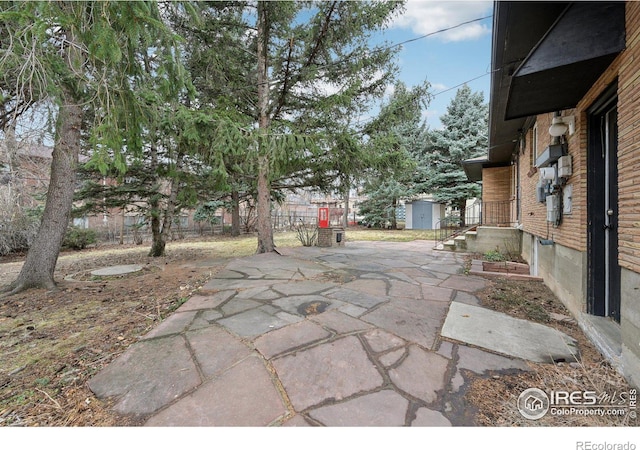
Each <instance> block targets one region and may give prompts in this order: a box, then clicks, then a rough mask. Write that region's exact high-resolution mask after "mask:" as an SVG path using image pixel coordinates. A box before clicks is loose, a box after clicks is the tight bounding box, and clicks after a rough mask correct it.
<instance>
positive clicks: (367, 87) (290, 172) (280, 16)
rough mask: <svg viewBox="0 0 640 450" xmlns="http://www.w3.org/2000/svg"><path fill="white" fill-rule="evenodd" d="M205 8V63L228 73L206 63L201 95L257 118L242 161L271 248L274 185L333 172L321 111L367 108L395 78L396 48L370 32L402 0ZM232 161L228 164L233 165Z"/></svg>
mask: <svg viewBox="0 0 640 450" xmlns="http://www.w3.org/2000/svg"><path fill="white" fill-rule="evenodd" d="M204 6H205V7H206V8H205V19H206V23H207V24H208V25H207V29H209V30H210V31H211V34H209V35H208V36H206V37H205V36H201V37H202V42H203V43H206V45H207V46H211V51H210V52H209V53H208V56H207V58H208V59H207V61H208V62H209V63H210V64H208V66H207V67H208V68H210V69H211V70H212V71H213V73H215V74H218V73H219V74H221V76H219V77H218V76H211V75H210V74H209V75H207V71H205V70H201V71H199V72H198V73H199V75H198V78H197V79H196V80H195V81H194V83H195V84H196V86H197V87H198V86H199V89H200V90H201V91H200V92H202V93H203V94H206V93H207V92H208V94H206V98H207V100H206V101H211V102H212V104H215V105H216V108H220V107H230V106H232V107H235V108H236V109H237V110H239V111H242V112H243V113H244V114H246V115H247V116H248V117H250V119H251V124H252V125H253V127H251V128H249V130H248V133H250V139H249V145H248V148H247V149H246V151H245V157H244V159H243V161H242V164H237V166H239V168H240V171H241V172H244V173H247V175H249V176H250V177H252V179H253V180H254V183H255V187H256V192H257V231H258V246H257V252H259V253H263V252H271V251H274V242H273V231H272V224H271V201H272V199H273V198H274V192H273V191H274V189H275V188H278V187H292V186H294V185H300V184H301V183H302V182H304V183H324V182H325V181H326V177H323V176H322V173H329V172H330V171H331V170H332V167H331V162H332V161H333V162H334V161H335V160H334V159H332V158H330V157H328V152H327V149H328V148H330V146H331V144H330V143H329V141H331V139H330V138H328V137H327V135H322V134H323V133H322V132H320V129H321V128H322V127H320V126H318V123H319V121H320V118H323V120H324V121H325V123H329V118H330V117H335V115H336V114H338V113H341V114H346V110H348V109H350V108H352V105H353V104H354V102H355V103H358V104H359V105H360V107H363V105H364V104H365V103H366V100H367V99H371V98H374V97H378V96H380V95H382V93H383V92H384V88H385V87H386V85H387V84H388V83H389V82H390V81H391V80H392V79H393V78H394V76H395V74H396V68H395V67H394V65H393V57H394V55H395V53H396V51H397V48H389V47H388V46H385V45H384V44H380V45H379V46H378V47H372V46H371V44H370V42H369V38H370V37H371V35H372V34H373V33H376V32H379V31H380V30H382V29H384V28H385V27H386V26H387V25H388V24H389V22H390V20H391V19H392V17H393V16H394V15H395V14H397V13H399V12H400V11H401V10H402V8H403V2H397V1H380V2H344V1H328V2H327V1H312V2H302V1H295V2H290V1H258V2H221V3H220V4H216V3H215V2H214V3H212V4H210V5H204ZM183 27H185V28H187V27H189V25H188V24H183ZM191 34H192V35H193V36H198V34H199V33H198V32H196V31H193V30H192V31H191ZM201 54H204V53H202V52H201ZM251 58H252V59H251ZM194 65H195V60H194ZM227 68H229V70H230V73H229V72H226V70H227ZM312 122H313V123H312ZM326 129H327V128H325V130H326ZM310 138H312V139H310ZM228 163H229V164H228V167H227V168H228V169H231V166H232V165H233V162H232V161H228ZM248 172H251V173H248Z"/></svg>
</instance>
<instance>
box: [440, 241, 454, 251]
mask: <svg viewBox="0 0 640 450" xmlns="http://www.w3.org/2000/svg"><path fill="white" fill-rule="evenodd" d="M443 246H444V250H448V251H450V252H455V251H456V242H455V241H454V240H453V239H450V240H448V241H446V242H445V243H444V244H443Z"/></svg>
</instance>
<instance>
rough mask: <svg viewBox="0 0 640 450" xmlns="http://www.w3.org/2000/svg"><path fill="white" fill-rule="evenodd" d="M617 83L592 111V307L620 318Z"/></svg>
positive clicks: (589, 208) (589, 211)
mask: <svg viewBox="0 0 640 450" xmlns="http://www.w3.org/2000/svg"><path fill="white" fill-rule="evenodd" d="M615 92H616V89H615V86H614V87H612V88H611V89H610V90H609V91H608V95H606V94H605V96H603V98H601V99H600V100H599V101H598V102H596V104H595V105H594V107H592V108H591V110H590V114H589V130H588V133H589V146H588V149H587V164H588V177H587V214H588V230H587V231H588V257H589V266H588V267H589V269H588V278H589V279H588V287H589V291H588V302H587V303H588V310H589V313H591V314H595V315H598V316H606V317H611V318H613V319H614V320H615V321H616V322H620V265H619V263H618V109H617V97H616V96H615Z"/></svg>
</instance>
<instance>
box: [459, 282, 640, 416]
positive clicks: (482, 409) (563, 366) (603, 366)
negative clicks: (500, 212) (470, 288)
mask: <svg viewBox="0 0 640 450" xmlns="http://www.w3.org/2000/svg"><path fill="white" fill-rule="evenodd" d="M487 280H488V286H487V287H486V288H485V289H483V290H482V291H481V292H479V293H477V297H478V299H479V300H480V303H481V306H483V307H486V308H490V309H493V310H496V311H500V312H503V313H506V314H509V315H510V316H513V317H517V318H520V319H525V320H530V321H533V322H537V323H541V324H544V325H547V326H550V327H553V328H556V329H558V330H560V331H562V332H563V333H566V334H567V335H569V336H571V337H573V338H574V339H576V341H577V342H578V348H579V351H580V361H579V362H577V363H576V362H573V363H567V362H558V363H555V364H538V363H528V364H529V366H530V367H531V370H530V371H529V372H521V373H517V374H498V375H495V374H489V375H487V376H483V377H480V376H473V375H471V374H468V375H469V376H470V378H471V380H472V381H471V383H470V386H469V388H468V390H467V392H466V395H465V399H466V400H467V401H468V402H469V403H470V404H472V405H474V406H475V407H476V408H477V410H478V413H477V415H476V422H477V424H478V425H483V426H544V427H550V426H557V427H566V426H628V425H633V426H637V424H638V422H637V419H636V418H632V417H630V416H629V414H627V415H625V416H622V417H620V416H615V417H611V416H609V417H606V416H605V417H600V416H587V415H575V414H574V415H565V416H558V415H555V416H554V415H551V414H547V415H546V416H544V417H543V418H541V419H539V420H535V421H533V420H529V419H526V418H524V417H523V416H522V415H521V414H520V413H519V411H518V409H517V399H518V396H519V395H520V393H521V392H522V391H524V390H526V389H528V388H539V389H542V390H544V391H545V392H549V391H554V390H563V391H570V392H572V391H580V392H584V391H595V392H597V393H598V395H602V394H604V395H610V396H611V397H612V399H611V401H618V402H619V403H620V404H624V403H625V402H626V401H628V394H629V392H630V390H631V386H629V384H628V383H627V382H626V380H625V379H624V377H622V375H621V374H620V373H619V372H618V371H617V370H616V369H615V368H614V367H613V366H611V364H609V363H608V362H607V361H606V360H605V359H604V358H603V357H602V355H601V354H600V353H599V352H598V351H597V349H596V348H595V347H594V346H593V344H592V343H591V342H590V341H589V339H588V338H587V337H586V336H585V335H584V333H583V332H582V330H581V329H580V327H579V326H578V324H577V323H576V322H575V321H574V320H572V319H571V314H570V313H569V311H568V310H567V309H566V308H565V307H564V305H563V304H562V303H561V302H560V301H559V300H558V298H557V297H556V296H555V295H554V294H553V293H552V292H551V290H550V289H549V288H548V287H547V286H546V285H545V284H544V283H542V282H540V281H522V280H513V279H510V278H506V277H505V278H493V277H492V278H487ZM625 398H626V400H625Z"/></svg>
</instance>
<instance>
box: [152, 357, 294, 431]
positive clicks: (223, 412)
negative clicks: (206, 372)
mask: <svg viewBox="0 0 640 450" xmlns="http://www.w3.org/2000/svg"><path fill="white" fill-rule="evenodd" d="M256 399H260V401H256ZM286 413H287V409H286V407H285V404H284V402H283V400H282V398H281V397H280V393H279V392H278V390H277V389H276V387H275V386H274V384H273V381H272V380H271V376H270V374H269V371H268V370H267V369H266V367H265V366H264V364H263V363H262V361H261V360H260V358H258V357H249V358H247V359H245V360H244V361H242V362H240V363H239V364H237V365H235V366H234V367H232V368H231V369H229V370H228V371H227V372H225V373H223V374H222V375H221V376H220V377H219V378H216V379H214V380H212V381H209V382H208V383H206V384H205V385H203V386H201V387H200V388H199V389H198V390H197V392H195V393H192V394H189V395H188V396H186V397H184V398H182V399H180V400H179V401H178V402H176V403H175V404H173V405H171V406H169V407H168V408H167V409H165V410H163V411H161V412H160V413H159V414H157V415H156V416H154V417H152V418H151V419H149V420H148V421H147V423H146V424H145V426H152V427H167V426H182V427H188V426H204V427H211V426H223V427H224V426H253V427H261V426H266V425H269V424H271V423H273V422H274V421H276V420H277V419H278V418H280V417H282V416H284V415H285V414H286Z"/></svg>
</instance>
